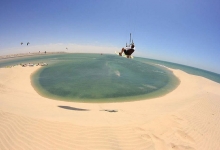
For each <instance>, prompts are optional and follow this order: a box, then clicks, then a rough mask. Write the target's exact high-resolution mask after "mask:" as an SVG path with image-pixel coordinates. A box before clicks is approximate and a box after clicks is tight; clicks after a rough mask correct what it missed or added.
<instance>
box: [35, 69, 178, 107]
mask: <svg viewBox="0 0 220 150" xmlns="http://www.w3.org/2000/svg"><path fill="white" fill-rule="evenodd" d="M161 68H162V69H161ZM43 69H44V68H42V69H41V71H42V70H43ZM158 69H161V71H164V72H166V74H167V78H168V79H169V82H168V83H167V84H166V85H165V86H163V87H161V88H159V89H157V90H155V91H152V92H150V93H147V94H142V95H135V96H128V97H116V98H99V99H91V98H87V99H82V98H79V99H75V98H74V97H73V98H72V99H70V98H71V97H70V98H69V97H68V98H62V97H61V96H57V95H53V94H51V93H49V92H47V91H46V90H44V88H43V87H42V85H40V83H39V82H38V81H35V79H37V78H38V77H39V76H40V75H39V73H40V72H41V71H39V70H38V71H36V72H35V73H33V74H32V75H31V81H32V82H31V84H32V86H33V88H34V89H35V91H36V92H37V93H38V94H39V95H41V96H42V97H45V98H49V99H54V100H59V101H67V102H77V103H120V102H131V101H140V100H143V99H144V100H146V99H152V98H157V97H161V96H164V95H166V94H168V93H169V92H171V91H173V90H175V88H177V87H178V85H179V84H180V82H179V79H178V78H177V77H176V76H175V75H173V74H172V71H171V70H169V68H167V67H165V66H160V67H159V68H158ZM149 86H150V85H149Z"/></svg>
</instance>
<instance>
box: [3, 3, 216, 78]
mask: <svg viewBox="0 0 220 150" xmlns="http://www.w3.org/2000/svg"><path fill="white" fill-rule="evenodd" d="M219 16H220V1H218V0H211V1H209V0H194V1H189V0H178V1H176V0H167V1H162V0H157V1H154V0H149V1H145V0H138V1H135V0H121V1H119V0H111V1H101V0H97V1H92V0H82V1H71V0H64V1H57V0H55V1H44V0H38V1H27V0H22V1H15V0H9V1H8V0H1V1H0V22H1V23H0V55H5V54H10V53H18V52H22V51H23V52H29V51H30V52H36V51H68V52H87V51H89V52H91V51H92V52H103V53H112V54H113V53H114V51H115V50H117V49H118V51H119V50H120V49H121V47H123V46H125V43H126V42H129V34H130V33H132V36H133V39H134V43H135V45H136V51H135V53H134V56H135V55H136V56H141V57H146V58H151V59H158V60H164V61H169V62H175V63H179V64H184V65H188V66H193V67H196V68H201V69H205V70H208V71H212V72H216V73H218V74H220V67H219V64H220V42H219V39H220V18H219ZM21 42H23V43H24V44H23V45H20V43H21ZM27 42H30V45H28V46H27V45H26V43H27ZM66 48H68V50H67V49H66Z"/></svg>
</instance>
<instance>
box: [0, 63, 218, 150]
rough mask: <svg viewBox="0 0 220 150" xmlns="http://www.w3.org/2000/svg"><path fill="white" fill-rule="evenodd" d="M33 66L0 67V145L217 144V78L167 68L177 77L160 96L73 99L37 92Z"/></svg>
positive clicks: (190, 147)
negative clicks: (121, 99)
mask: <svg viewBox="0 0 220 150" xmlns="http://www.w3.org/2000/svg"><path fill="white" fill-rule="evenodd" d="M38 68H39V67H25V68H22V67H18V66H17V67H13V68H0V149H1V150H5V149H12V150H18V149H33V150H35V149H39V150H43V149H44V150H45V149H62V150H68V149H71V150H72V149H77V150H78V149H80V150H81V149H94V150H105V149H109V150H112V149H115V150H118V149H125V150H139V149H142V150H219V149H220V127H219V125H220V84H218V83H215V82H213V81H210V80H208V79H205V78H203V77H199V76H194V75H189V74H187V73H185V72H183V71H180V70H172V71H173V72H174V74H175V75H176V76H177V77H178V78H179V79H180V81H181V83H180V85H179V86H178V87H177V88H176V89H175V90H174V91H172V92H171V93H169V94H167V95H165V96H163V97H159V98H154V99H150V100H143V101H136V102H124V103H105V104H87V103H74V102H63V101H56V100H51V99H48V98H44V97H41V96H40V95H38V93H36V91H35V90H34V89H33V87H32V86H31V82H30V75H31V73H33V72H34V71H36V70H37V69H38ZM58 106H61V107H64V108H66V107H67V108H70V109H64V108H61V107H58ZM71 109H72V110H71ZM79 109H83V110H79ZM104 110H106V111H104ZM107 110H108V111H107ZM110 110H115V111H117V112H109V111H110Z"/></svg>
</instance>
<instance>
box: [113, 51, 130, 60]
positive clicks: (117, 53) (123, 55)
mask: <svg viewBox="0 0 220 150" xmlns="http://www.w3.org/2000/svg"><path fill="white" fill-rule="evenodd" d="M115 54H116V55H118V56H121V57H125V58H128V57H127V56H128V55H125V54H124V53H123V54H122V55H119V52H116V51H115ZM130 58H131V59H133V58H134V57H133V56H132V55H130Z"/></svg>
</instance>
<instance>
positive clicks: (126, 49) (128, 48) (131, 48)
mask: <svg viewBox="0 0 220 150" xmlns="http://www.w3.org/2000/svg"><path fill="white" fill-rule="evenodd" d="M134 51H135V45H134V42H133V40H132V41H131V33H130V44H129V45H127V43H126V47H123V48H122V49H121V52H119V56H122V54H123V53H124V54H125V55H126V57H127V58H133V57H132V56H131V54H132V53H133V52H134Z"/></svg>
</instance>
